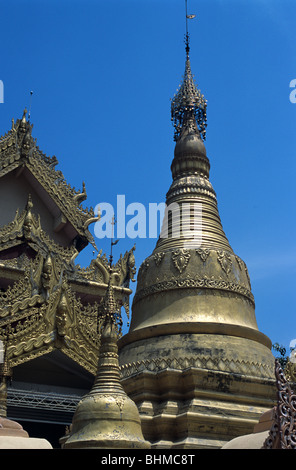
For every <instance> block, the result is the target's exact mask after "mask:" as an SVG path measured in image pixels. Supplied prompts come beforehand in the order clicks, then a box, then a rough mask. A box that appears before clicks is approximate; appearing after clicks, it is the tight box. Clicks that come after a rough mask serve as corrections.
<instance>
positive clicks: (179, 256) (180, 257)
mask: <svg viewBox="0 0 296 470" xmlns="http://www.w3.org/2000/svg"><path fill="white" fill-rule="evenodd" d="M189 259H190V251H189V250H186V249H185V248H181V249H179V250H176V251H174V252H173V253H172V260H173V263H174V266H175V268H176V269H178V271H179V272H180V273H182V272H183V271H184V269H185V268H186V266H187V264H188V262H189Z"/></svg>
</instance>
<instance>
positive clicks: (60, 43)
mask: <svg viewBox="0 0 296 470" xmlns="http://www.w3.org/2000/svg"><path fill="white" fill-rule="evenodd" d="M184 13H185V6H184V0H158V1H156V0H104V1H102V0H92V1H91V0H71V1H70V0H67V1H66V0H59V1H49V0H48V1H44V0H43V1H41V0H39V1H37V0H36V1H32V0H27V1H20V0H15V1H13V2H10V1H9V0H1V1H0V15H1V30H0V39H1V40H0V50H1V67H0V80H2V81H3V83H4V103H3V104H0V134H1V135H2V134H4V133H5V132H6V131H7V130H8V129H9V128H10V126H11V119H12V118H15V119H17V118H19V117H21V115H22V111H23V109H24V107H25V106H27V107H28V106H29V94H30V90H33V91H34V94H33V101H32V109H31V122H33V123H34V129H33V135H34V137H37V139H38V145H39V147H40V148H41V149H42V150H43V151H44V152H45V153H46V154H47V155H50V156H52V155H56V156H57V158H58V160H59V166H58V169H60V170H62V171H63V173H64V175H65V177H66V179H67V180H68V182H69V183H71V184H72V185H73V186H75V187H76V188H77V189H78V188H81V185H82V181H83V180H84V181H85V183H86V189H87V193H88V200H87V205H89V206H93V207H94V206H95V205H96V204H97V203H99V202H110V203H111V204H114V205H115V203H116V195H117V194H125V195H126V203H127V204H129V203H131V202H141V203H143V204H145V205H148V204H149V202H157V203H158V202H162V201H164V198H165V194H166V192H167V190H168V188H169V186H170V183H171V173H170V164H171V161H172V158H173V150H174V142H173V127H172V125H171V120H170V98H171V97H172V96H173V95H174V93H175V91H176V88H177V87H178V85H179V83H180V81H181V78H182V75H183V72H184V63H185V51H184V42H183V37H184V33H185V14H184ZM188 13H194V14H196V15H197V18H196V19H194V20H190V22H189V29H190V34H191V65H192V70H193V72H194V74H195V78H196V81H197V83H198V86H199V87H200V89H201V90H202V92H203V93H204V94H205V97H206V98H207V100H208V129H207V140H206V147H207V153H208V156H209V158H210V161H211V173H210V180H211V182H212V184H213V186H214V189H215V190H216V193H217V196H218V203H219V211H220V216H221V219H222V223H223V227H224V230H225V232H226V234H227V236H228V239H229V241H230V243H231V246H232V248H233V250H234V251H235V253H236V254H237V255H239V256H240V257H241V258H242V259H243V260H244V261H245V262H246V264H247V266H248V268H249V272H250V277H251V282H252V290H253V293H254V296H255V301H256V317H257V322H258V325H259V329H260V330H261V331H263V332H264V333H265V334H267V335H268V336H269V337H270V338H271V340H272V342H279V343H281V344H283V345H284V346H286V347H288V346H289V343H290V341H291V340H292V339H294V338H296V312H295V306H296V302H295V283H296V237H295V228H296V223H295V195H296V194H295V193H296V189H295V170H296V163H295V156H296V155H295V150H296V144H295V128H296V126H295V125H296V103H295V104H292V103H291V102H290V100H289V95H290V92H291V89H290V88H289V84H290V81H291V80H293V79H295V78H296V60H295V57H296V49H295V47H296V46H295V45H296V29H295V18H296V2H295V0H290V1H289V0H188ZM135 241H136V262H137V267H139V266H140V264H141V262H142V261H143V260H144V259H145V257H146V256H148V255H149V254H150V253H151V251H152V250H153V248H154V246H155V243H156V240H155V239H152V240H151V239H150V240H149V239H146V240H145V239H137V240H135ZM133 244H134V240H130V239H124V240H121V241H120V243H119V244H118V245H116V247H115V253H114V255H115V259H117V258H118V257H119V254H120V252H125V251H126V250H128V249H130V248H131V247H132V246H133ZM97 245H98V248H99V249H100V248H101V247H102V248H103V251H105V252H106V253H107V254H108V253H109V245H110V243H109V241H107V240H103V241H99V240H97ZM92 256H93V255H92V248H91V247H90V248H87V249H86V250H85V252H84V253H83V254H82V255H80V258H79V259H80V262H81V264H82V265H87V264H89V261H90V259H91V257H92ZM132 287H133V288H135V284H133V285H132Z"/></svg>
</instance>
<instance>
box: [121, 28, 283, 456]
mask: <svg viewBox="0 0 296 470" xmlns="http://www.w3.org/2000/svg"><path fill="white" fill-rule="evenodd" d="M189 52H190V50H189V36H188V34H187V36H186V61H185V73H184V78H183V81H182V83H181V85H180V88H179V90H178V92H177V93H176V95H175V96H174V98H173V99H172V102H171V113H172V116H171V117H172V121H173V124H174V127H175V141H176V144H175V151H174V158H173V160H172V164H171V171H172V179H173V181H172V184H171V186H170V188H169V190H168V192H167V195H166V206H167V208H168V211H167V214H166V215H165V220H164V225H163V229H162V233H161V235H160V237H159V240H158V242H157V244H156V247H155V249H154V251H153V252H152V254H151V255H150V256H148V258H147V259H145V261H144V262H143V263H142V265H141V266H140V268H139V273H138V279H137V289H136V293H135V296H134V299H133V306H132V319H131V326H130V330H129V332H128V334H127V335H125V336H124V337H122V338H121V339H120V340H119V355H120V365H121V372H122V383H123V386H124V387H125V390H126V391H127V393H128V394H129V396H130V397H131V398H132V399H133V400H134V401H135V402H136V403H137V405H138V408H139V411H140V416H141V419H142V428H143V435H144V437H145V439H147V440H149V441H150V442H151V443H152V448H220V447H221V446H223V445H224V444H225V443H226V442H228V441H229V440H231V439H232V438H234V437H236V436H239V435H242V434H248V433H250V432H252V431H253V428H254V425H255V424H256V422H257V421H258V420H259V417H260V416H261V415H262V413H264V412H265V411H267V410H269V409H271V408H272V407H273V405H274V401H275V396H276V394H275V377H274V357H273V354H272V352H271V346H272V344H271V341H270V339H269V338H268V337H266V336H265V335H264V334H263V333H262V332H260V331H259V330H258V326H257V322H256V316H255V301H254V297H253V294H252V291H251V284H250V278H249V274H248V269H247V266H246V264H245V262H244V261H243V260H242V259H241V258H240V257H239V256H238V255H237V254H236V253H234V251H233V250H232V248H231V246H230V244H229V241H228V239H227V237H226V235H225V233H224V231H223V228H222V224H221V220H220V216H219V212H218V206H217V197H216V194H215V191H214V189H213V187H212V184H211V182H210V180H209V171H210V162H209V159H208V157H207V152H206V147H205V144H204V140H205V135H206V126H207V115H206V107H207V103H206V100H205V98H204V96H203V95H202V94H201V92H200V91H199V90H198V88H197V86H196V84H195V81H194V79H193V76H192V72H191V64H190V55H189ZM178 209H179V210H178ZM180 227H181V229H180Z"/></svg>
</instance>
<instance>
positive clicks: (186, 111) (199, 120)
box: [171, 1, 207, 141]
mask: <svg viewBox="0 0 296 470" xmlns="http://www.w3.org/2000/svg"><path fill="white" fill-rule="evenodd" d="M185 4H186V34H185V52H186V61H185V72H184V76H183V80H182V82H181V84H180V86H179V88H178V89H177V93H176V94H175V96H174V98H173V99H172V100H171V119H172V121H173V125H174V127H175V134H174V140H175V141H178V139H179V138H180V137H181V135H182V131H184V130H186V129H187V128H188V127H189V128H190V129H191V130H192V131H194V132H195V133H196V134H198V135H199V136H200V137H201V138H202V139H203V140H205V138H206V127H207V101H206V99H205V97H204V95H203V94H202V93H201V91H200V90H199V89H198V87H197V85H196V83H195V80H194V76H193V74H192V72H191V64H190V57H189V52H190V45H189V32H188V19H192V18H195V15H188V14H187V1H186V2H185Z"/></svg>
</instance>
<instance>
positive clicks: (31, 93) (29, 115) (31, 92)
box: [28, 91, 33, 121]
mask: <svg viewBox="0 0 296 470" xmlns="http://www.w3.org/2000/svg"><path fill="white" fill-rule="evenodd" d="M32 95H33V91H30V107H29V114H28V121H30V117H31V105H32Z"/></svg>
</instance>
